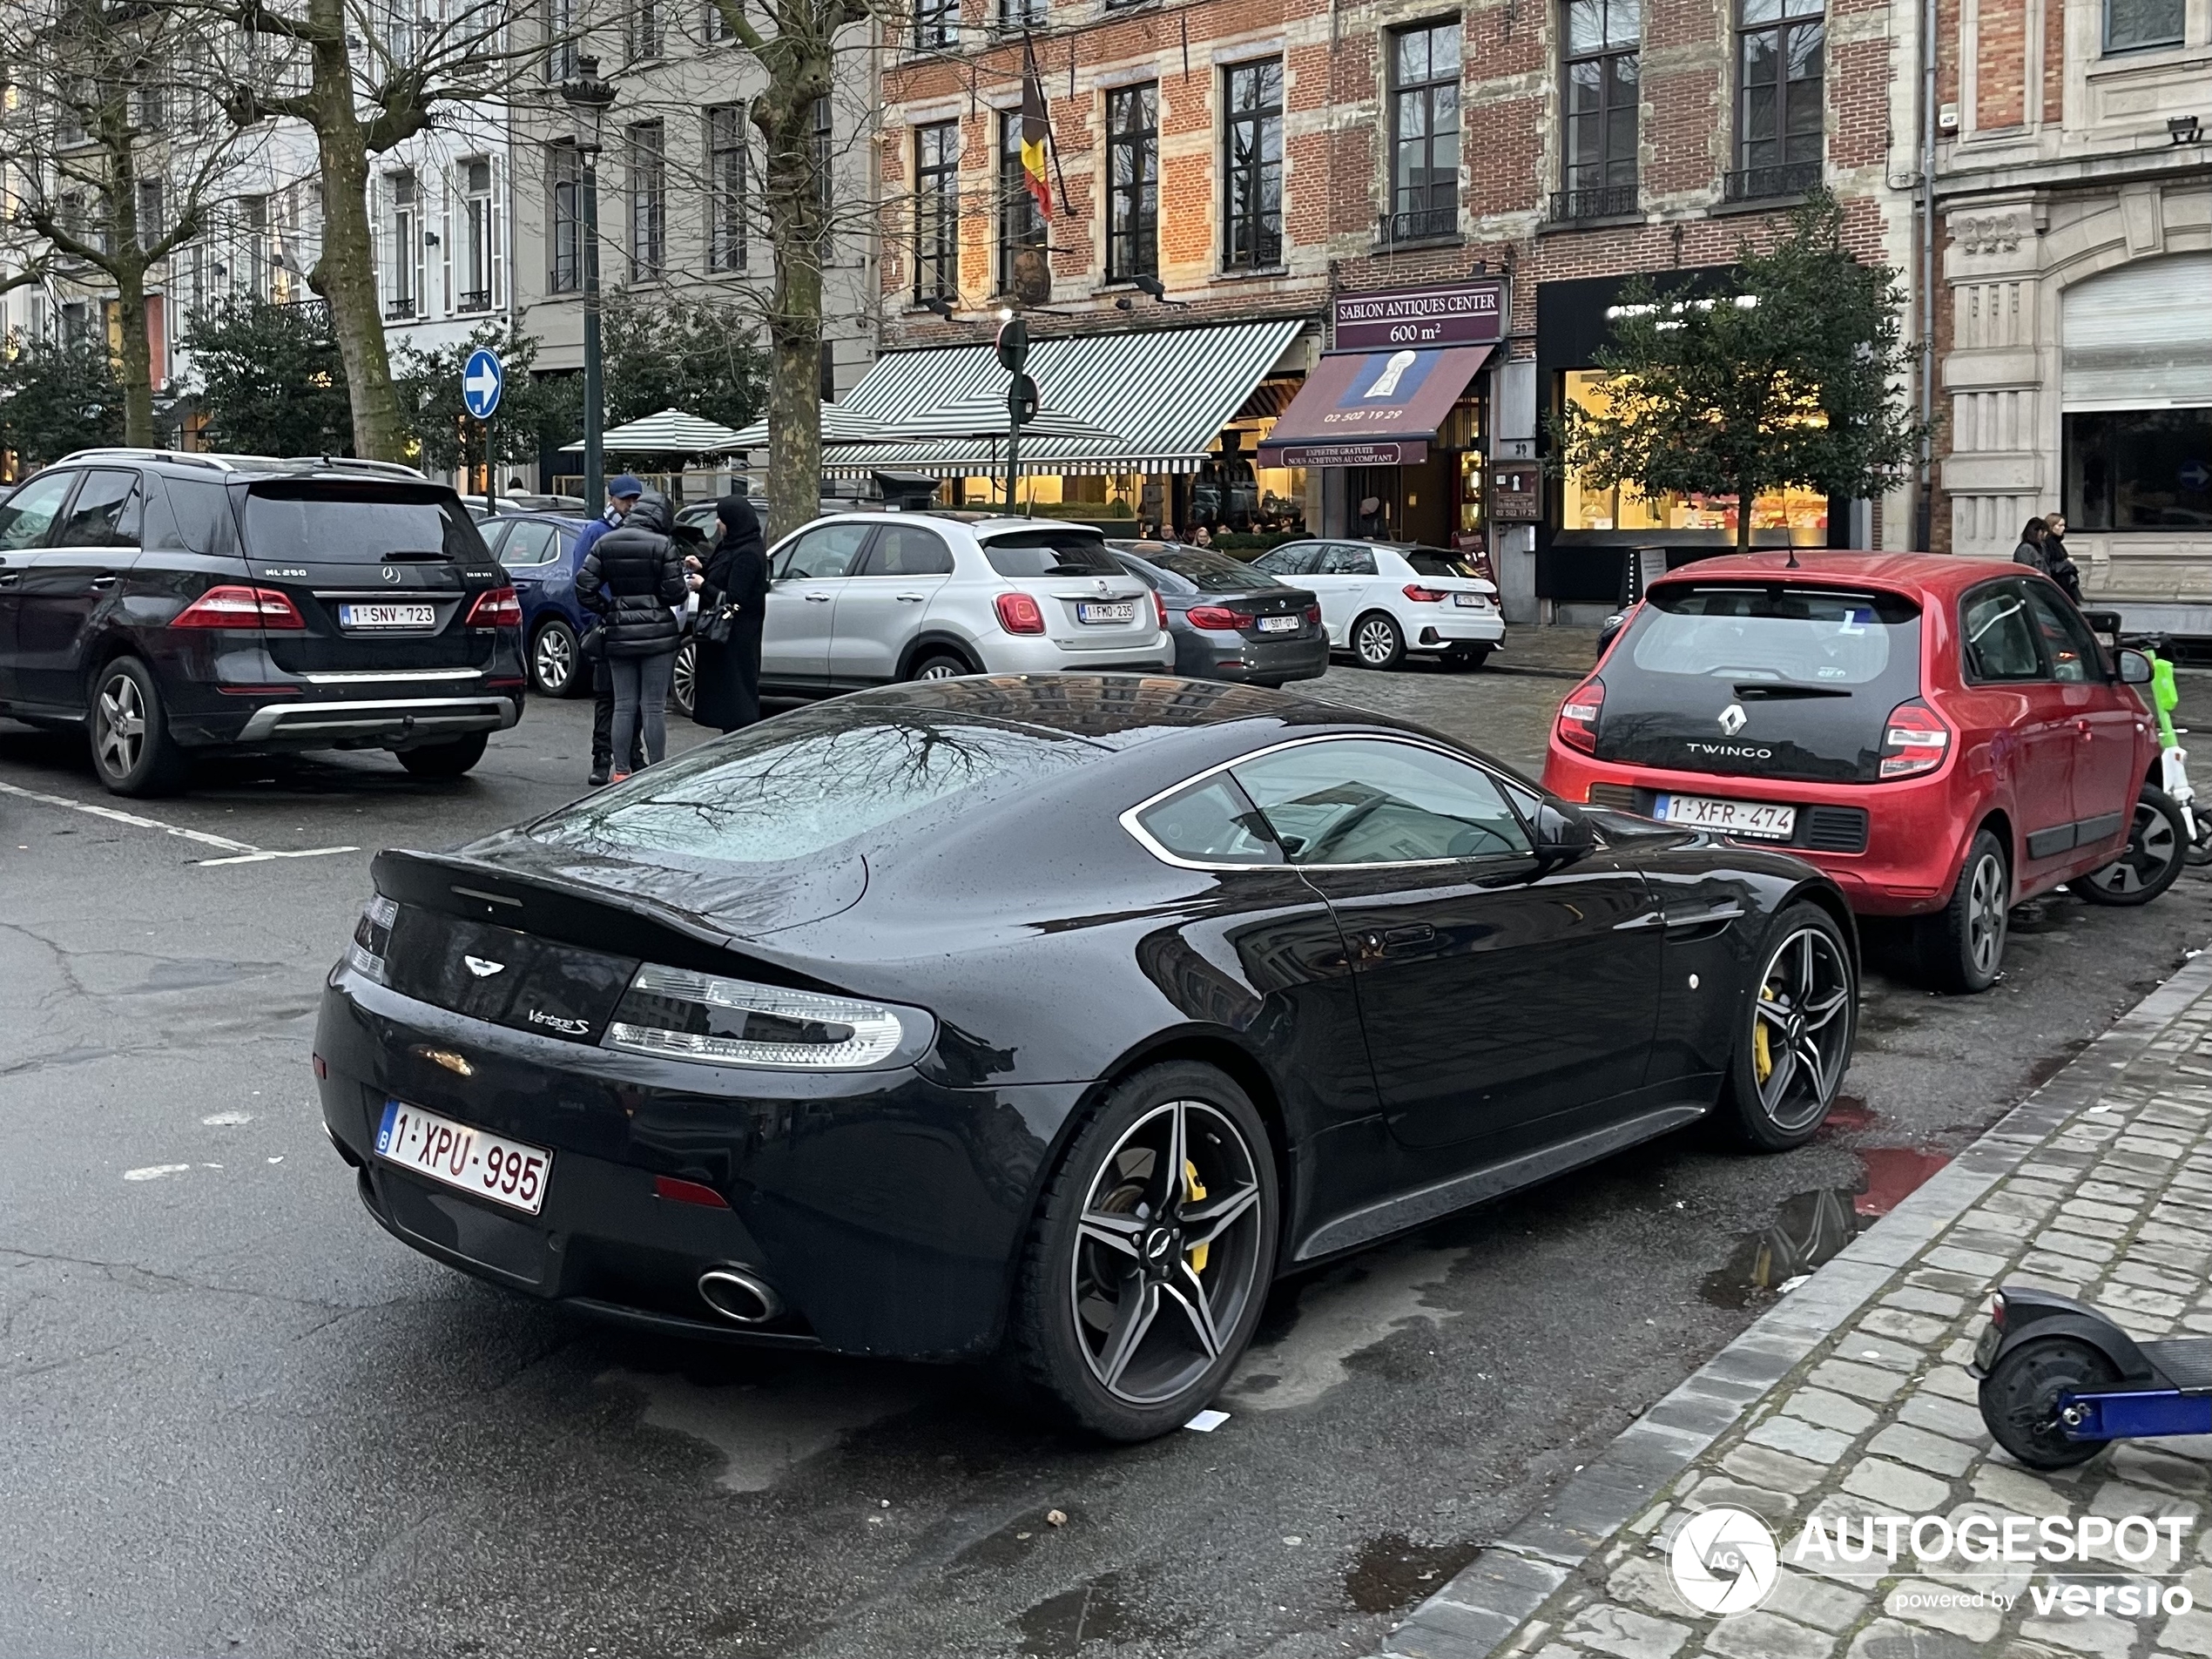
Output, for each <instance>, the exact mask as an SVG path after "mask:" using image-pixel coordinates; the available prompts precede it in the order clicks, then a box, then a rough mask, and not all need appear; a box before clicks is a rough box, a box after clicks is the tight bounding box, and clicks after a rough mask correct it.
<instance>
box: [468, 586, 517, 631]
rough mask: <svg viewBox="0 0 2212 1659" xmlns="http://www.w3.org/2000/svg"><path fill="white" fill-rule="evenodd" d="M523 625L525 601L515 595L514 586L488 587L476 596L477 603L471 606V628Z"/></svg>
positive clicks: (469, 623) (469, 622)
mask: <svg viewBox="0 0 2212 1659" xmlns="http://www.w3.org/2000/svg"><path fill="white" fill-rule="evenodd" d="M522 625H523V602H522V601H521V600H520V599H518V598H516V597H515V590H514V589H512V588H486V589H485V590H483V591H482V593H480V594H478V595H477V596H476V603H475V604H472V605H470V606H469V620H468V621H467V623H466V624H464V626H467V627H470V628H519V627H521V626H522Z"/></svg>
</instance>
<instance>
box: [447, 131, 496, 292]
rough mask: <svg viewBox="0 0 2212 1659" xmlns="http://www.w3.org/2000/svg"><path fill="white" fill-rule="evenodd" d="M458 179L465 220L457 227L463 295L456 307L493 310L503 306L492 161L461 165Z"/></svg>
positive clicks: (458, 274)
mask: <svg viewBox="0 0 2212 1659" xmlns="http://www.w3.org/2000/svg"><path fill="white" fill-rule="evenodd" d="M455 176H456V179H457V181H458V182H459V184H460V185H461V218H460V223H459V224H458V225H456V226H455V235H456V236H457V237H458V239H459V241H460V246H459V247H458V248H457V249H456V250H455V255H456V258H457V260H458V269H457V271H456V273H455V276H456V279H457V280H458V281H459V283H460V292H459V293H456V294H455V296H454V308H455V310H456V311H489V310H490V309H491V308H492V307H494V306H496V305H497V304H498V303H499V287H500V284H499V282H498V280H497V277H498V266H499V258H500V246H499V243H500V230H501V226H500V222H499V199H498V197H497V196H496V195H495V194H494V193H493V192H492V165H491V158H489V156H472V157H470V158H468V159H467V160H465V161H462V163H461V164H460V165H459V166H458V167H457V168H456V169H455Z"/></svg>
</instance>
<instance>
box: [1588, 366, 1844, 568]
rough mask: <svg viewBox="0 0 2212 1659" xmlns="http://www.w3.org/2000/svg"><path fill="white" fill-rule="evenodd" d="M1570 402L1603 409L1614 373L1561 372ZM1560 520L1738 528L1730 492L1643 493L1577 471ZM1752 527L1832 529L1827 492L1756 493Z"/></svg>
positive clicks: (1601, 525) (1599, 525)
mask: <svg viewBox="0 0 2212 1659" xmlns="http://www.w3.org/2000/svg"><path fill="white" fill-rule="evenodd" d="M1562 378H1563V380H1564V381H1565V386H1564V388H1563V389H1564V394H1565V396H1566V399H1567V401H1568V402H1570V403H1573V404H1575V405H1576V406H1577V407H1578V408H1586V409H1594V410H1602V409H1604V408H1608V406H1609V404H1610V402H1611V399H1610V398H1609V397H1608V395H1607V392H1606V389H1605V388H1606V381H1608V379H1610V378H1611V377H1610V375H1609V374H1608V373H1607V372H1606V371H1605V370H1603V369H1570V370H1568V372H1567V374H1565V375H1564V376H1563V377H1562ZM1560 495H1561V502H1560V523H1559V527H1560V529H1562V530H1723V531H1726V532H1727V533H1728V534H1729V535H1730V536H1733V535H1734V534H1735V533H1736V501H1735V498H1734V497H1733V496H1700V495H1677V494H1675V493H1674V492H1672V491H1669V492H1667V493H1665V494H1662V495H1660V496H1642V495H1639V494H1637V493H1636V491H1635V489H1631V488H1630V487H1629V486H1627V485H1625V484H1624V485H1622V486H1619V487H1618V488H1615V489H1599V488H1597V487H1596V486H1595V485H1594V484H1589V483H1587V482H1584V480H1583V476H1582V475H1581V473H1579V472H1569V473H1568V474H1567V475H1565V476H1564V478H1562V480H1561V492H1560ZM1751 528H1752V529H1754V530H1770V529H1789V530H1791V531H1792V532H1795V533H1796V534H1797V536H1811V535H1816V534H1817V535H1818V536H1822V537H1825V536H1826V534H1827V530H1828V497H1827V496H1824V495H1823V494H1821V493H1820V492H1819V491H1817V490H1811V489H1802V488H1800V487H1798V486H1797V485H1788V486H1785V487H1784V488H1783V489H1776V490H1770V491H1768V492H1767V493H1765V494H1764V495H1761V496H1755V497H1754V498H1753V499H1752V502H1751Z"/></svg>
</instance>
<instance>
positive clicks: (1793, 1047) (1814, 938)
mask: <svg viewBox="0 0 2212 1659" xmlns="http://www.w3.org/2000/svg"><path fill="white" fill-rule="evenodd" d="M1754 960H1755V961H1757V962H1758V963H1760V964H1761V966H1760V968H1758V970H1757V974H1756V976H1755V977H1754V978H1753V979H1752V980H1751V981H1750V984H1749V986H1748V987H1747V988H1746V994H1745V995H1744V997H1743V1011H1742V1014H1741V1016H1740V1018H1739V1019H1738V1022H1737V1034H1736V1045H1735V1050H1734V1053H1733V1055H1731V1057H1730V1063H1729V1070H1728V1081H1727V1083H1726V1085H1725V1092H1724V1094H1723V1098H1722V1107H1723V1112H1724V1114H1725V1116H1724V1122H1725V1123H1726V1124H1727V1127H1728V1128H1729V1130H1730V1132H1731V1133H1732V1134H1733V1135H1734V1136H1735V1137H1736V1138H1737V1140H1738V1141H1740V1142H1741V1143H1743V1144H1744V1145H1745V1146H1747V1147H1750V1148H1751V1149H1753V1150H1757V1151H1761V1152H1786V1151H1788V1150H1790V1149H1791V1147H1793V1146H1803V1145H1804V1143H1806V1142H1807V1141H1809V1140H1811V1138H1812V1137H1813V1135H1814V1133H1815V1132H1816V1131H1817V1130H1818V1129H1819V1128H1820V1125H1821V1124H1822V1123H1823V1122H1824V1121H1825V1119H1826V1118H1827V1116H1828V1109H1829V1108H1830V1107H1831V1106H1832V1105H1834V1104H1835V1103H1836V1092H1837V1090H1838V1088H1840V1087H1841V1086H1842V1083H1843V1080H1844V1072H1845V1071H1846V1070H1847V1069H1849V1068H1850V1066H1851V1047H1852V1044H1853V1042H1855V1041H1856V1039H1857V1037H1858V970H1857V968H1855V967H1854V966H1853V964H1852V961H1851V944H1850V941H1848V940H1846V939H1845V938H1844V930H1843V929H1842V928H1841V927H1838V926H1837V924H1836V919H1835V918H1834V917H1833V916H1831V915H1830V914H1828V913H1827V912H1826V911H1825V910H1824V909H1822V908H1821V907H1819V906H1818V905H1817V904H1811V903H1803V902H1801V903H1797V904H1793V905H1791V906H1789V907H1787V908H1785V909H1784V911H1783V912H1782V913H1781V914H1779V915H1777V917H1775V919H1774V921H1773V922H1772V923H1771V924H1770V926H1769V927H1768V928H1767V933H1766V939H1765V941H1764V943H1763V944H1762V945H1761V946H1760V948H1759V954H1758V955H1757V957H1756V958H1755V959H1754Z"/></svg>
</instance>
